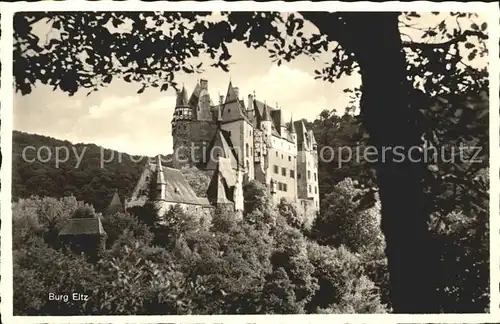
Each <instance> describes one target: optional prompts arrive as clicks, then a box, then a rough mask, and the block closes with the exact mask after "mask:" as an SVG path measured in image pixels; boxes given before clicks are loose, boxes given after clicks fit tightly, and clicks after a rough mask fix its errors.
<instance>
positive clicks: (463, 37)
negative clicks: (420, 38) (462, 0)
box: [403, 30, 488, 49]
mask: <svg viewBox="0 0 500 324" xmlns="http://www.w3.org/2000/svg"><path fill="white" fill-rule="evenodd" d="M467 37H478V38H479V39H481V40H487V39H488V35H487V34H485V33H483V32H480V31H474V30H466V31H465V32H463V33H462V34H460V35H459V36H457V37H455V38H452V39H450V40H448V41H446V42H442V43H415V42H403V46H404V47H407V48H411V49H432V48H446V47H449V46H451V45H454V44H458V43H460V42H464V41H466V40H467Z"/></svg>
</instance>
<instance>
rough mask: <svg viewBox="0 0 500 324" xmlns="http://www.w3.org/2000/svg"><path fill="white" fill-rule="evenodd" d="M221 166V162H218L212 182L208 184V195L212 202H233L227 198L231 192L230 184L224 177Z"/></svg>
mask: <svg viewBox="0 0 500 324" xmlns="http://www.w3.org/2000/svg"><path fill="white" fill-rule="evenodd" d="M220 167H221V165H220V163H217V167H216V169H215V171H214V173H213V175H212V179H211V180H210V184H209V185H208V189H207V197H208V200H209V201H210V202H211V203H212V204H228V203H232V202H231V201H230V200H229V199H228V198H227V195H228V193H229V186H228V184H227V183H226V181H225V179H224V177H223V176H222V173H221V170H220Z"/></svg>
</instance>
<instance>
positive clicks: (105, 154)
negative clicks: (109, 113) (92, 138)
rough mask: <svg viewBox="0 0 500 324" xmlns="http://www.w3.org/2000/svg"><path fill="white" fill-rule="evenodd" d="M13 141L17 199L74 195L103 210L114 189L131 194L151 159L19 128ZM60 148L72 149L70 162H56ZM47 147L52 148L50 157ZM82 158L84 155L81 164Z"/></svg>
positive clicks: (121, 194)
mask: <svg viewBox="0 0 500 324" xmlns="http://www.w3.org/2000/svg"><path fill="white" fill-rule="evenodd" d="M12 141H13V143H12V150H13V156H12V164H13V165H12V197H13V200H14V201H17V200H18V199H19V198H27V197H30V196H32V195H37V196H40V197H44V196H48V197H54V198H62V197H65V196H70V195H73V196H75V198H76V199H77V200H81V201H85V202H87V203H89V204H92V205H93V206H94V207H95V209H96V210H97V211H102V210H103V209H104V208H105V207H106V206H107V204H108V203H109V201H110V199H111V197H112V195H113V192H114V190H115V188H116V189H118V193H119V194H120V197H122V199H123V197H128V196H129V195H130V194H131V193H132V190H133V189H134V186H135V183H136V181H137V179H138V178H139V175H140V173H141V171H142V167H143V165H144V163H146V162H147V161H148V158H146V157H144V158H143V159H139V157H132V156H130V155H128V154H125V153H119V152H117V151H113V150H109V149H104V148H102V147H100V146H97V145H94V144H81V143H80V144H73V143H70V142H68V141H62V140H59V139H55V138H51V137H46V136H41V135H35V134H27V133H22V132H17V131H14V133H13V139H12ZM57 147H65V148H68V151H69V156H68V158H67V161H66V162H60V163H59V165H58V163H57V161H56V148H57ZM47 148H48V149H50V153H51V154H50V155H51V156H50V159H48V158H49V155H48V150H47ZM23 150H24V151H25V154H24V157H23ZM37 151H38V152H39V157H38V158H37V156H36V154H37ZM75 152H76V154H75ZM59 154H60V158H59V160H66V158H65V157H66V155H65V154H66V153H65V151H63V149H60V150H59ZM120 155H121V161H120V160H119V156H120ZM79 157H82V158H81V162H80V163H78V161H79ZM112 157H114V158H112ZM45 160H47V161H46V162H42V161H45ZM101 161H103V163H102V167H101ZM108 161H109V162H108Z"/></svg>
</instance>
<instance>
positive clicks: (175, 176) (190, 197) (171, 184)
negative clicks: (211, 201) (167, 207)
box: [163, 167, 208, 205]
mask: <svg viewBox="0 0 500 324" xmlns="http://www.w3.org/2000/svg"><path fill="white" fill-rule="evenodd" d="M163 175H164V179H165V181H166V182H167V186H166V187H167V188H166V195H165V196H166V197H165V200H166V201H167V202H172V203H178V204H194V205H200V204H201V205H208V200H207V199H206V198H201V197H198V196H196V193H195V192H194V190H193V188H191V186H190V185H189V183H188V182H187V180H186V178H185V177H184V175H183V174H182V172H181V171H180V170H177V169H172V168H168V167H163Z"/></svg>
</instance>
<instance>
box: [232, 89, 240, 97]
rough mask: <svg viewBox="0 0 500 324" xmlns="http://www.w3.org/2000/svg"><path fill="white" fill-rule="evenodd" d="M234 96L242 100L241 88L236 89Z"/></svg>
mask: <svg viewBox="0 0 500 324" xmlns="http://www.w3.org/2000/svg"><path fill="white" fill-rule="evenodd" d="M233 89H234V94H235V95H236V98H238V99H240V88H238V87H234V88H233Z"/></svg>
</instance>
